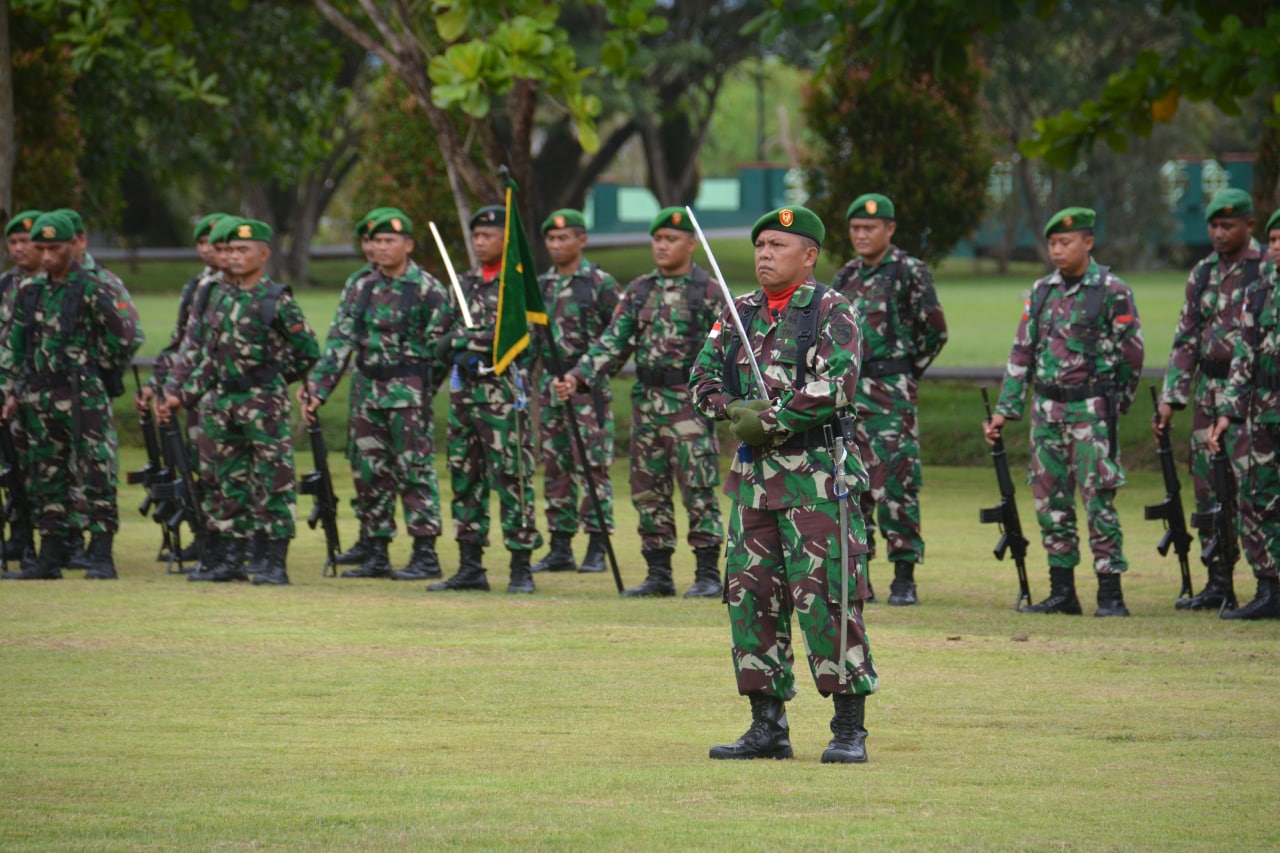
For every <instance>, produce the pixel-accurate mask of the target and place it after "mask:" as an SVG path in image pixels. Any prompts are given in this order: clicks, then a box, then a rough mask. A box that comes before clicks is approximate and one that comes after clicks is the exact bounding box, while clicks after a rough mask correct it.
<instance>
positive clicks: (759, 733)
mask: <svg viewBox="0 0 1280 853" xmlns="http://www.w3.org/2000/svg"><path fill="white" fill-rule="evenodd" d="M747 698H749V699H750V700H751V727H750V728H748V729H747V730H746V732H744V733H743V735H742V737H740V738H738V739H737V740H736V741H734V742H733V743H730V744H721V745H720V746H713V747H711V752H710V756H711V757H712V758H716V759H724V758H738V759H742V758H790V757H791V755H792V751H791V729H790V728H789V727H788V726H787V705H786V703H785V702H783V701H782V700H781V699H775V698H774V697H772V696H762V695H760V694H759V693H752V694H750V695H749V696H748V697H747Z"/></svg>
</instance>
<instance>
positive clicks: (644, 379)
mask: <svg viewBox="0 0 1280 853" xmlns="http://www.w3.org/2000/svg"><path fill="white" fill-rule="evenodd" d="M636 379H638V380H639V381H640V384H642V385H649V386H651V387H654V388H671V387H674V386H676V385H688V384H689V369H688V368H687V367H683V368H682V367H669V368H667V369H665V370H654V369H653V368H649V367H637V368H636Z"/></svg>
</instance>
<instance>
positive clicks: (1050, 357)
mask: <svg viewBox="0 0 1280 853" xmlns="http://www.w3.org/2000/svg"><path fill="white" fill-rule="evenodd" d="M1094 219H1095V215H1094V212H1093V211H1092V210H1090V209H1088V208H1084V207H1068V208H1066V209H1064V210H1061V211H1059V212H1058V213H1056V214H1055V215H1054V216H1053V218H1052V219H1050V220H1049V222H1048V224H1047V225H1046V226H1045V229H1044V234H1045V237H1047V238H1048V240H1049V258H1050V260H1052V261H1053V264H1054V266H1055V267H1057V271H1056V272H1054V273H1053V275H1050V276H1048V277H1046V278H1042V279H1040V280H1039V281H1037V282H1036V283H1035V285H1034V286H1033V288H1032V290H1031V295H1030V297H1029V298H1028V300H1027V305H1026V310H1025V311H1024V313H1023V315H1022V322H1021V323H1019V324H1018V331H1017V334H1016V335H1015V336H1014V339H1013V351H1012V353H1011V354H1010V356H1009V364H1008V367H1007V368H1006V369H1005V378H1004V385H1003V387H1002V388H1001V390H1000V400H999V402H998V403H997V404H996V410H995V414H993V415H992V417H991V419H990V420H989V421H986V422H984V424H983V434H984V436H985V438H986V440H987V442H988V443H993V442H994V441H995V440H996V438H998V437H999V436H1000V431H1001V429H1002V428H1003V427H1004V424H1005V422H1006V420H1019V419H1020V418H1021V417H1022V413H1023V409H1024V406H1025V405H1026V397H1027V391H1028V389H1031V391H1032V403H1031V463H1030V482H1031V492H1032V495H1033V497H1034V499H1035V507H1036V519H1037V521H1039V522H1040V532H1041V535H1042V537H1043V540H1044V547H1045V550H1046V551H1048V552H1049V579H1050V583H1051V587H1052V588H1051V591H1050V593H1049V597H1048V598H1046V599H1045V600H1043V601H1041V602H1040V603H1038V604H1034V605H1031V606H1029V607H1026V608H1024V609H1023V612H1025V613H1071V614H1075V615H1079V614H1080V613H1081V607H1080V601H1079V599H1078V598H1077V597H1076V588H1075V566H1076V564H1077V563H1079V561H1080V549H1079V539H1078V535H1077V532H1076V509H1075V494H1074V493H1075V489H1076V485H1077V484H1078V485H1079V488H1080V498H1081V500H1082V501H1083V503H1084V507H1085V513H1086V514H1087V517H1088V523H1089V546H1090V548H1091V549H1092V551H1093V568H1094V571H1095V572H1097V575H1098V609H1097V610H1096V611H1094V615H1095V616H1128V615H1129V610H1128V608H1127V607H1125V604H1124V595H1123V593H1122V591H1121V588H1120V574H1121V573H1122V572H1123V571H1124V570H1125V569H1126V568H1128V565H1129V563H1128V560H1126V559H1125V557H1124V550H1123V545H1124V536H1123V533H1122V532H1121V530H1120V518H1119V516H1118V515H1116V510H1115V492H1116V489H1117V488H1119V487H1120V486H1122V485H1124V467H1123V466H1122V465H1121V464H1120V449H1119V446H1118V444H1117V442H1116V421H1117V419H1118V418H1119V416H1120V415H1122V414H1123V413H1124V412H1126V411H1127V410H1128V408H1129V405H1130V403H1132V402H1133V396H1134V394H1135V393H1136V392H1137V389H1138V380H1139V378H1140V377H1141V373H1142V354H1143V345H1142V328H1141V325H1140V324H1139V321H1138V308H1137V306H1136V305H1135V304H1134V301H1133V291H1131V290H1130V289H1129V286H1128V285H1127V284H1125V283H1124V282H1123V281H1121V280H1120V279H1119V278H1117V277H1116V276H1115V275H1114V274H1113V273H1112V272H1111V270H1110V269H1108V268H1106V267H1102V266H1099V265H1098V263H1097V262H1096V261H1094V260H1093V257H1092V255H1091V252H1092V250H1093V224H1094Z"/></svg>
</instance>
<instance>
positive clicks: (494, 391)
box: [427, 206, 542, 593]
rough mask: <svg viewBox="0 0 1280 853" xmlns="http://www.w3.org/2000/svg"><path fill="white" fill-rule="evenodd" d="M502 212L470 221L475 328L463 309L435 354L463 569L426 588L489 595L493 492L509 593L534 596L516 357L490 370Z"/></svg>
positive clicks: (536, 542)
mask: <svg viewBox="0 0 1280 853" xmlns="http://www.w3.org/2000/svg"><path fill="white" fill-rule="evenodd" d="M506 220H507V211H506V208H504V207H499V206H490V207H482V208H481V209H480V210H478V211H476V213H475V215H474V216H472V217H471V221H470V223H469V225H470V228H471V245H472V248H473V249H474V251H475V256H476V260H477V261H479V262H480V266H479V267H478V268H476V269H473V270H469V271H467V272H466V273H464V274H463V275H462V278H461V282H460V285H461V288H462V293H463V296H464V297H465V298H466V301H467V308H468V310H469V312H470V314H471V318H472V321H473V322H474V323H475V324H476V326H475V327H474V328H467V326H466V325H465V319H464V317H463V314H462V312H461V310H459V311H458V312H457V313H456V314H455V315H454V323H453V327H452V328H451V329H450V330H449V333H448V334H447V335H445V336H444V338H443V339H442V341H441V344H440V346H439V347H438V348H437V351H438V354H439V356H440V361H441V362H442V363H444V364H452V369H451V370H452V372H451V375H450V379H449V430H448V441H449V478H450V481H451V483H452V486H453V504H452V512H453V530H454V535H455V536H456V537H457V539H458V549H459V551H460V552H461V557H462V559H461V564H460V566H459V568H458V572H457V573H456V574H455V575H454V576H453V577H451V578H449V579H448V580H444V581H441V582H439V583H434V584H431V585H429V586H428V587H427V589H428V590H431V591H433V592H435V591H440V590H461V589H479V590H488V589H489V580H488V578H487V577H486V575H485V568H484V565H483V563H482V562H481V561H482V558H483V556H484V548H485V545H486V544H487V543H488V536H489V489H490V487H492V488H494V489H496V490H497V492H498V503H499V507H500V516H501V517H500V519H499V521H500V523H501V525H502V538H503V540H504V543H505V544H506V546H507V550H508V551H509V552H510V553H511V576H510V581H509V583H508V584H507V592H509V593H531V592H534V591H535V587H534V583H533V575H532V574H530V573H529V569H530V566H529V556H530V552H531V551H533V549H535V548H540V547H542V536H541V535H539V533H538V528H537V521H536V513H535V505H534V493H533V467H534V448H533V428H532V426H533V425H532V423H531V420H530V417H529V406H528V399H527V396H526V394H527V391H526V388H525V378H524V376H525V373H524V365H523V364H522V363H521V362H523V361H525V360H526V359H525V357H524V356H522V357H521V359H520V360H519V361H517V362H516V363H515V364H512V365H511V366H510V368H508V369H507V370H506V371H504V372H503V373H502V375H500V376H499V375H495V374H494V372H493V342H494V335H495V333H496V331H497V322H498V284H499V282H498V277H499V274H500V273H501V271H502V257H503V250H504V247H505V245H506V243H505V240H506Z"/></svg>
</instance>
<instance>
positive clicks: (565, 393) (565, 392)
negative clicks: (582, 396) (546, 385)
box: [551, 373, 578, 403]
mask: <svg viewBox="0 0 1280 853" xmlns="http://www.w3.org/2000/svg"><path fill="white" fill-rule="evenodd" d="M551 388H552V389H553V390H554V391H555V392H556V399H557V400H559V401H560V402H561V403H563V402H564V401H566V400H568V399H569V398H570V397H572V396H573V392H574V391H576V390H577V389H578V380H577V378H576V377H574V376H572V375H570V374H568V373H566V374H565V375H564V376H562V377H560V378H559V379H552V380H551Z"/></svg>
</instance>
